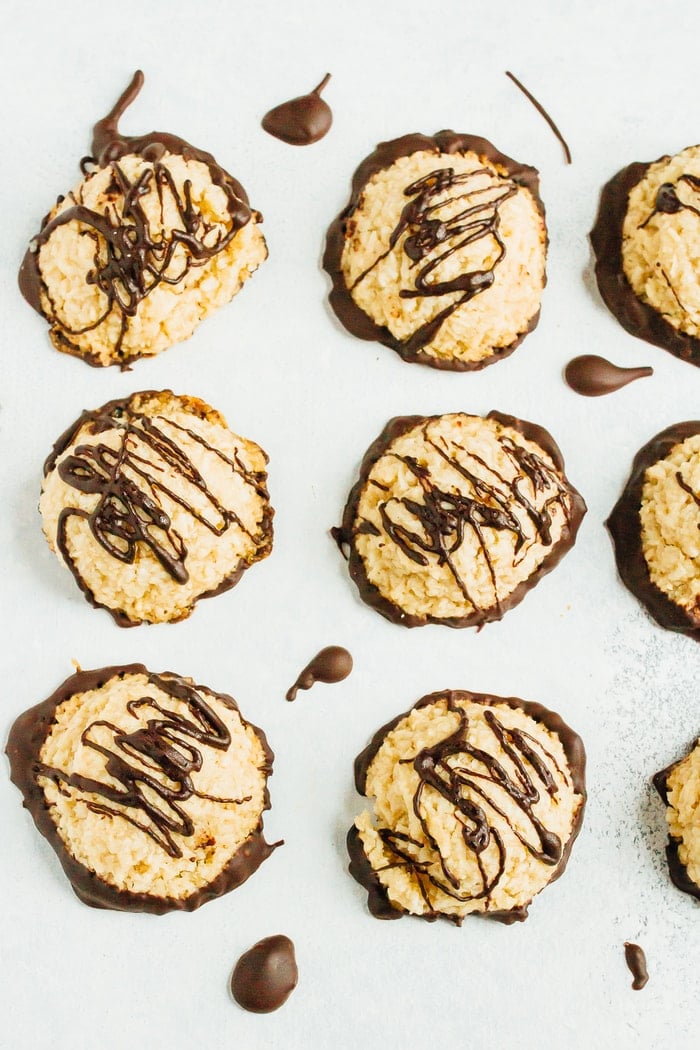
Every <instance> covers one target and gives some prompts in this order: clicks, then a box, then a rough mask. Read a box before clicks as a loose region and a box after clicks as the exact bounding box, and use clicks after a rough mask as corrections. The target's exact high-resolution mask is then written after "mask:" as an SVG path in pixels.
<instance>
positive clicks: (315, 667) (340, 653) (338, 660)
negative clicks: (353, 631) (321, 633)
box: [287, 645, 352, 700]
mask: <svg viewBox="0 0 700 1050" xmlns="http://www.w3.org/2000/svg"><path fill="white" fill-rule="evenodd" d="M351 671H352V656H351V655H350V653H349V652H348V651H347V649H344V648H343V647H342V645H329V646H327V647H326V648H325V649H321V651H320V653H316V656H314V658H313V660H311V661H310V662H309V663H308V664H307V665H306V667H305V668H304V670H303V671H301V672H300V674H299V677H298V678H297V680H296V682H295V683H294V685H293V686H292V687H291V688H290V689H289V690H288V691H287V700H295V699H296V695H297V692H298V691H299V689H310V688H311V686H312V685H314V684H315V683H316V682H326V683H328V684H333V683H335V682H342V681H343V679H344V678H347V676H348V675H349V674H350V672H351Z"/></svg>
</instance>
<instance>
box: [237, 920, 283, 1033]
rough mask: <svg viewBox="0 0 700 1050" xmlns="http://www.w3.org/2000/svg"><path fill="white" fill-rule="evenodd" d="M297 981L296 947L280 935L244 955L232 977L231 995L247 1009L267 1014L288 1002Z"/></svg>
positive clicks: (263, 942)
mask: <svg viewBox="0 0 700 1050" xmlns="http://www.w3.org/2000/svg"><path fill="white" fill-rule="evenodd" d="M298 980H299V971H298V970H297V962H296V958H295V954H294V944H293V943H292V941H290V939H289V937H285V936H284V934H281V933H278V934H276V935H275V936H274V937H265V938H264V940H262V941H258V943H257V944H254V945H253V947H252V948H249V949H248V951H247V952H244V953H243V955H242V956H241V957H240V959H239V960H238V962H237V963H236V965H235V967H234V970H233V974H232V975H231V994H232V995H233V998H234V999H235V1000H236V1002H237V1003H238V1005H239V1006H242V1007H243V1009H244V1010H250V1011H251V1013H255V1014H268V1013H271V1012H272V1011H273V1010H278V1009H279V1008H280V1006H282V1005H283V1004H284V1003H286V1001H287V999H288V998H289V996H290V995H291V994H292V992H293V991H294V989H295V988H296V986H297V981H298Z"/></svg>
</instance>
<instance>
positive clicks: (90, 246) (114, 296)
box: [19, 71, 267, 368]
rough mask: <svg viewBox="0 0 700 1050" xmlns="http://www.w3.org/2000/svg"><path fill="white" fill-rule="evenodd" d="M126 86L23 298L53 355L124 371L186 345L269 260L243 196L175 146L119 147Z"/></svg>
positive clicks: (204, 156) (188, 149)
mask: <svg viewBox="0 0 700 1050" xmlns="http://www.w3.org/2000/svg"><path fill="white" fill-rule="evenodd" d="M142 84H143V73H141V72H140V71H139V72H137V73H135V74H134V77H133V79H132V81H131V83H130V84H129V86H128V88H127V89H126V90H125V92H124V93H123V95H122V96H121V97H120V99H119V100H118V102H117V103H116V105H115V106H114V107H113V109H112V110H111V111H110V113H108V115H107V116H106V117H104V118H103V119H102V120H100V121H98V123H97V124H96V125H95V128H94V133H93V140H92V156H90V157H86V158H84V159H83V161H82V162H81V170H82V172H83V178H82V180H81V181H80V182H79V183H78V185H77V186H76V187H75V188H74V189H73V190H72V191H71V192H70V193H68V194H67V195H66V196H65V197H64V196H61V197H59V198H58V202H57V204H56V205H55V207H54V208H52V209H51V211H50V212H49V214H48V215H47V216H46V218H45V219H44V221H43V223H42V226H41V230H40V231H39V233H38V234H37V236H36V237H35V238H34V239H33V241H32V242H31V244H30V246H29V249H28V251H27V253H26V255H25V257H24V261H23V263H22V267H21V270H20V275H19V283H20V288H21V290H22V294H23V295H24V297H25V298H26V299H27V300H28V302H29V303H30V305H31V306H33V307H34V309H35V310H38V311H39V313H41V314H43V315H44V317H45V318H46V320H47V321H48V323H49V335H50V337H51V341H52V342H53V344H54V346H55V347H56V349H57V350H62V351H64V352H65V353H69V354H73V355H75V356H77V357H81V358H82V359H83V360H84V361H87V362H88V363H89V364H91V365H112V364H116V365H119V366H120V367H121V368H128V367H129V366H130V364H131V362H132V361H134V360H135V359H137V358H139V357H144V356H151V355H153V354H158V353H160V352H161V351H162V350H165V349H166V348H167V347H169V346H171V345H172V344H173V343H177V342H180V341H181V340H183V339H187V338H188V337H189V336H190V335H191V334H192V332H193V331H194V329H195V328H196V327H197V325H198V324H199V322H200V321H201V320H203V319H204V318H205V317H206V316H207V314H209V313H210V312H211V311H213V310H215V309H217V308H218V307H220V306H223V305H224V304H225V303H227V302H228V301H229V300H230V299H232V298H233V296H234V295H236V293H237V292H239V291H240V289H241V288H242V286H243V284H244V282H245V281H246V280H247V279H248V278H249V277H250V275H251V274H252V273H253V272H254V271H255V270H256V269H257V268H258V266H259V265H260V263H261V262H263V260H264V259H265V258H266V257H267V248H266V245H265V240H264V237H263V235H262V233H261V231H260V223H261V221H262V216H261V215H260V214H259V212H256V211H254V210H252V209H251V207H250V205H249V203H248V198H247V196H246V193H245V191H244V189H243V187H242V186H241V185H240V183H239V182H237V180H236V179H234V178H232V176H231V175H229V174H228V172H226V171H224V169H223V168H222V167H221V166H220V165H219V164H218V163H217V162H216V161H215V160H214V158H213V157H212V155H211V154H210V153H206V152H204V151H203V150H200V149H197V148H196V147H194V146H191V145H190V144H189V143H187V142H185V141H184V139H181V138H179V137H178V136H177V135H171V134H168V133H163V132H155V131H154V132H151V133H150V134H147V135H137V136H132V135H123V134H122V133H121V132H120V131H119V121H120V119H121V117H122V115H123V114H124V111H125V110H126V109H127V107H128V106H129V105H130V104H131V103H132V102H133V101H134V99H135V98H136V96H137V95H138V93H139V91H140V90H141V86H142Z"/></svg>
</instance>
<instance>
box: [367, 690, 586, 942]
mask: <svg viewBox="0 0 700 1050" xmlns="http://www.w3.org/2000/svg"><path fill="white" fill-rule="evenodd" d="M466 701H469V702H473V703H479V704H484V705H485V706H486V707H487V710H486V711H485V712H484V719H485V721H486V723H487V725H488V726H489V728H490V729H491V732H492V734H493V737H494V750H496V751H498V750H503V752H504V753H505V754H506V755H507V756H508V758H509V759H510V761H511V763H512V765H513V769H514V773H513V774H509V773H508V771H507V770H506V769H505V768H504V766H503V765H502V764H501V762H500V761H499V760H498V759H497V758H496V757H495V756H494V755H493V754H492V753H491V752H490V751H489V750H487V749H484V748H483V747H478V748H477V747H475V746H474V745H472V744H471V743H470V742H469V718H468V715H467V714H466V712H465V711H464V709H463V707H461V706H460V702H466ZM434 704H444V706H445V709H446V710H447V711H450V712H453V713H454V714H456V715H457V716H458V726H457V728H456V729H455V730H454V731H453V732H451V733H449V734H448V735H447V736H446V737H444V738H443V739H442V740H440V741H438V742H437V743H435V744H433V745H431V746H429V747H426V748H422V749H421V750H419V751H418V752H417V753H416V755H415V756H414V757H413V758H412V759H410V758H406V759H402V760H401V761H410V762H411V764H412V766H413V769H414V770H415V772H416V774H417V777H418V783H417V787H416V789H415V791H414V794H413V799H412V811H413V813H414V814H415V816H416V817H417V819H418V822H419V825H420V828H421V832H422V838H421V839H415V838H413V837H411V836H409V835H407V834H404V833H401V832H397V831H393V830H392V829H390V828H380V829H379V836H380V838H381V840H382V843H383V845H384V849H385V851H386V852H387V853H389V855H390V856H391V857H392V858H393V859H392V860H390V861H389V862H388V864H387V865H386V867H387V868H391V867H401V868H404V869H407V870H408V871H409V872H410V873H411V875H412V876H413V878H414V879H415V882H416V884H417V886H418V888H419V892H420V894H421V897H422V900H423V902H424V904H425V906H426V909H427V910H426V912H425V913H424V914H423V917H424V918H428V919H435V918H438V917H440V915H441V914H444V912H438V911H436V910H435V909H434V908H433V905H432V903H431V893H432V892H433V891H439V892H440V893H443V894H445V895H446V896H448V897H450V898H452V899H453V900H455V901H456V902H457V903H458V904H459V903H464V902H465V901H470V900H480V899H481V900H484V901H485V904H486V907H485V911H484V914H485V915H487V916H488V917H491V918H496V919H499V920H500V921H502V922H506V923H511V922H515V921H520V920H522V919H524V918H525V917H526V915H527V905H525V906H520V907H516V908H514V909H512V910H509V911H496V910H493V908H489V898H490V896H491V894H492V893H493V891H494V889H495V888H496V887H497V885H498V883H499V882H500V880H501V878H502V877H503V874H504V872H505V870H506V865H507V862H508V857H507V854H506V849H505V845H504V841H503V838H502V836H501V834H500V832H499V828H498V825H499V823H501V824H506V825H508V827H509V828H510V829H511V831H513V832H514V834H515V836H516V838H517V839H518V841H519V842H520V843H521V844H522V846H523V847H524V849H525V850H526V851H527V852H528V853H529V854H530V855H531V856H532V857H534V858H536V859H537V860H539V861H541V862H542V863H543V864H546V865H547V866H549V867H551V868H552V877H551V879H550V880H549V881H553V880H554V879H555V878H558V877H559V876H560V875H561V874H562V872H563V870H564V867H565V865H566V861H567V859H568V855H569V852H570V849H571V846H572V844H573V841H574V839H575V838H576V835H577V834H578V831H579V829H580V825H581V822H582V819H583V809H584V804H585V752H584V749H583V744H582V742H581V740H580V738H579V737H578V736H577V734H576V733H574V732H573V731H572V730H571V729H569V727H568V726H566V725H565V723H564V722H562V720H561V719H560V718H559V716H558V715H555V714H554V713H553V712H551V711H548V710H547V709H546V708H544V707H542V706H541V705H539V704H532V703H528V702H527V701H523V700H519V699H516V698H514V697H509V698H502V697H496V696H490V695H485V694H472V693H467V692H463V691H447V692H439V693H432V694H430V695H429V696H426V697H423V699H422V700H420V701H418V703H417V704H416V705H415V707H414V710H418V709H421V708H424V707H430V706H432V705H434ZM497 704H500V705H507V706H508V707H511V708H513V709H519V710H522V711H524V712H525V713H526V714H528V715H529V716H530V717H531V718H533V719H534V720H535V721H538V722H540V723H541V724H543V725H544V726H546V727H547V728H548V729H549V730H550V731H551V732H553V733H555V734H556V735H557V736H558V737H559V739H560V740H561V743H562V746H563V748H564V751H565V754H566V757H567V762H568V765H569V771H568V773H566V772H565V771H563V770H562V769H561V768H560V767H559V765H558V763H557V762H556V760H555V759H554V757H553V756H552V755H551V754H550V753H549V751H548V750H547V749H546V748H545V747H544V746H543V745H542V744H541V743H540V742H539V741H537V740H536V739H535V738H534V737H533V736H531V735H530V734H529V733H527V732H526V731H525V730H519V729H517V728H514V729H510V728H507V727H506V726H505V725H504V724H503V722H502V721H501V719H499V717H498V714H497V713H496V711H494V709H493V707H494V705H497ZM409 714H410V712H407V713H406V714H404V715H400V716H399V717H398V718H396V719H393V720H392V721H391V722H389V723H388V724H387V725H386V726H383V727H382V729H380V730H379V732H378V733H376V734H375V736H374V737H373V739H372V740H371V742H370V744H369V745H368V746H367V748H366V749H365V750H364V751H363V752H362V753H361V754H360V755H358V757H357V759H356V760H355V784H356V787H357V790H358V792H359V793H360V794H362V795H364V794H366V790H367V786H366V785H367V775H368V772H369V769H370V766H371V764H372V762H373V761H374V758H375V757H376V755H377V753H378V752H379V750H380V748H381V747H382V745H383V743H384V740H385V739H386V737H387V735H388V734H389V733H391V732H392V730H393V729H395V728H396V727H397V726H398V725H399V724H400V723H401V722H402V721H403V720H404V719H405V718H407V717H408V715H409ZM557 779H564V780H565V781H568V782H569V783H570V784H571V785H572V786H573V789H574V791H575V792H576V793H577V794H578V795H580V796H581V804H580V806H579V807H578V811H577V813H576V816H575V819H574V825H573V827H572V831H571V835H570V837H569V839H568V841H567V842H566V843H562V841H561V839H560V838H559V837H558V836H557V835H556V834H554V833H553V832H551V831H549V830H548V829H547V828H546V827H545V825H544V824H543V823H542V822H541V820H540V819H539V818H538V817H537V816H536V814H535V812H534V806H535V805H536V804H537V802H538V801H539V799H540V797H541V793H542V792H544V793H546V794H547V795H549V796H550V798H555V797H556V795H557V794H558V788H557ZM503 793H505V795H506V796H507V797H508V799H509V800H510V801H511V803H512V804H513V805H514V806H515V807H516V808H517V809H518V810H519V812H520V814H521V815H522V818H523V821H524V824H525V825H526V826H527V827H529V832H528V833H527V834H524V833H523V832H522V831H521V830H519V829H517V828H516V827H514V825H513V823H512V821H511V819H510V818H509V817H508V816H507V814H506V813H505V812H504V810H503V809H502V807H501V806H500V805H499V803H498V798H499V795H500V797H501V798H502V797H503ZM436 796H437V797H439V798H440V799H442V801H443V803H447V805H448V807H451V808H452V811H453V813H454V818H455V820H456V821H457V822H458V824H460V825H461V827H462V833H461V837H462V841H463V843H464V847H465V850H466V852H467V854H470V855H471V856H472V857H473V858H474V861H475V864H476V867H477V870H478V871H479V873H480V877H481V882H482V887H481V890H478V891H476V892H467V893H464V892H461V891H460V888H459V887H460V880H459V878H458V876H457V875H456V873H454V872H452V871H451V869H450V864H449V860H448V858H446V857H445V856H444V855H443V854H442V853H441V851H440V847H439V844H438V842H437V840H436V839H435V837H434V835H433V834H432V832H431V829H430V816H429V814H430V812H431V809H433V808H434V804H435V798H436ZM348 848H349V851H350V856H351V865H350V872H351V874H352V875H353V876H354V877H355V878H356V879H357V881H358V882H360V883H361V885H363V886H364V887H365V888H366V889H367V890H368V891H369V907H370V910H371V912H372V914H374V915H375V916H376V917H377V918H396V917H398V916H399V915H400V914H401V911H400V909H397V906H395V905H392V903H391V902H390V901H389V899H388V897H387V894H386V890H385V888H384V886H383V884H382V882H381V880H380V879H379V878H378V876H377V871H376V870H375V869H373V868H372V867H371V865H370V864H369V862H368V861H367V858H366V856H365V853H364V849H363V847H362V842H361V839H360V837H359V834H358V832H357V829H356V828H353V829H351V831H350V834H349V836H348ZM487 851H489V855H490V857H491V866H492V868H493V863H494V859H495V868H493V870H492V874H491V875H488V874H487V867H486V863H485V858H486V856H487ZM426 852H427V854H428V858H429V859H426ZM380 870H384V869H380ZM447 917H448V918H452V920H453V921H455V922H457V923H458V924H459V923H461V921H462V919H461V916H460V915H459V914H455V915H452V916H447Z"/></svg>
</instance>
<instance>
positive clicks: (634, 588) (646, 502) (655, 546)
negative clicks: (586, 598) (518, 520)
mask: <svg viewBox="0 0 700 1050" xmlns="http://www.w3.org/2000/svg"><path fill="white" fill-rule="evenodd" d="M607 526H608V529H609V531H610V534H611V536H612V539H613V544H614V548H615V558H616V561H617V567H618V571H619V573H620V577H621V578H622V580H623V582H624V583H625V584H626V586H627V587H628V588H629V590H630V591H631V592H632V593H633V594H634V595H636V596H637V598H639V600H640V601H641V602H642V603H643V604H644V605H645V606H646V608H647V609H648V611H649V612H650V613H651V615H652V616H653V617H654V619H655V620H656V621H657V623H659V624H660V625H661V626H662V627H666V628H668V629H670V630H673V631H680V632H682V633H684V634H687V635H689V636H690V637H692V638H695V639H696V640H699V641H700V421H697V420H695V421H690V422H687V423H677V424H675V425H674V426H672V427H668V428H667V429H666V430H664V431H662V432H661V433H660V434H657V435H656V436H655V437H654V438H652V439H651V441H649V442H648V443H647V444H646V445H645V446H644V447H643V448H642V449H640V451H639V452H638V453H637V455H636V457H635V459H634V463H633V465H632V472H631V474H630V477H629V479H628V481H627V484H626V485H625V488H624V491H623V493H622V495H621V497H620V499H619V500H618V502H617V504H616V505H615V507H614V509H613V512H612V514H611V515H610V517H609V519H608V521H607Z"/></svg>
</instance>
